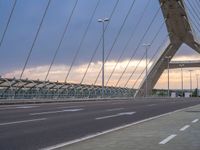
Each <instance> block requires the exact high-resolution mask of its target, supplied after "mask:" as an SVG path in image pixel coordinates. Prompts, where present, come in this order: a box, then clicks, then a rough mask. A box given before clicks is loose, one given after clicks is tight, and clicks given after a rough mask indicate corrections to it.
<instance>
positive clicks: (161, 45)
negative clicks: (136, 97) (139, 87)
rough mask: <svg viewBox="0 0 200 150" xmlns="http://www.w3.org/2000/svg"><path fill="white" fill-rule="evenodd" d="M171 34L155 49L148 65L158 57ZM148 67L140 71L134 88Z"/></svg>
mask: <svg viewBox="0 0 200 150" xmlns="http://www.w3.org/2000/svg"><path fill="white" fill-rule="evenodd" d="M168 38H169V36H168V35H167V36H166V38H165V39H164V40H163V41H162V42H161V44H160V46H159V47H158V48H157V50H156V51H155V53H154V55H153V56H152V57H151V59H150V61H149V62H148V64H147V65H148V66H149V64H150V63H151V61H152V60H153V59H154V58H155V57H156V55H157V53H158V52H159V50H160V49H161V48H162V47H163V45H164V44H165V43H166V42H167V41H168ZM145 70H146V69H143V71H142V72H141V73H140V75H139V76H138V78H137V79H136V81H135V82H134V84H133V86H132V89H134V87H135V85H136V84H137V82H138V80H139V79H140V77H141V76H142V74H143V73H144V72H145Z"/></svg>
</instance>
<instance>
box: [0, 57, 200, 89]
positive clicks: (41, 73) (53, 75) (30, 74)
mask: <svg viewBox="0 0 200 150" xmlns="http://www.w3.org/2000/svg"><path fill="white" fill-rule="evenodd" d="M196 58H197V57H196V56H193V57H187V56H181V57H177V58H175V59H174V60H192V59H194V60H195V59H196ZM196 60H197V59H196ZM128 61H129V60H124V61H121V62H119V64H118V65H117V67H116V70H115V72H114V74H113V76H112V78H111V80H110V81H109V84H108V85H110V86H114V85H115V84H116V83H117V81H118V79H119V77H120V75H121V74H122V72H123V70H124V69H125V67H126V65H127V64H128ZM115 64H116V61H108V62H107V63H106V64H105V82H107V80H108V77H109V75H110V74H111V72H112V70H113V68H114V66H115ZM138 64H139V66H138V68H137V69H136V71H135V73H134V74H133V76H132V78H131V80H130V82H129V83H128V87H133V85H134V84H135V82H136V81H137V79H138V77H139V76H140V74H141V72H142V71H144V69H145V61H144V60H142V61H141V63H139V60H133V61H131V62H130V65H129V67H128V68H127V71H126V73H125V74H124V76H123V77H122V79H121V81H120V82H119V86H122V87H123V86H124V84H125V83H126V81H127V80H128V78H129V77H130V75H131V74H132V72H133V70H135V68H136V66H137V65H138ZM87 65H88V64H82V65H78V66H74V67H73V68H72V70H71V72H70V75H69V77H68V80H67V81H68V82H69V83H80V82H81V79H82V78H83V74H84V73H85V71H86V68H87ZM150 65H152V63H151V64H150ZM101 66H102V65H101V62H99V61H98V62H93V63H91V66H90V68H89V70H88V73H87V75H86V77H85V80H84V83H85V84H94V81H95V79H96V78H97V74H98V73H99V71H100V69H101ZM48 67H49V66H47V65H43V66H37V67H32V68H27V69H26V70H25V72H24V76H23V78H28V79H35V80H36V79H40V80H44V79H45V76H46V74H47V70H48ZM149 68H150V67H149ZM68 70H69V66H65V65H62V64H61V65H56V66H53V67H52V70H51V71H50V74H49V78H48V80H50V81H59V82H64V81H65V78H66V75H67V72H68ZM194 70H196V71H195V72H194V74H197V73H199V74H200V71H199V70H198V69H197V68H194ZM20 73H21V71H20V70H14V71H11V72H8V73H6V74H4V75H3V77H6V78H13V77H16V78H19V76H20ZM184 74H185V75H184V86H185V87H186V88H188V87H189V78H188V71H187V69H185V71H184ZM143 77H144V74H143V75H142V76H141V78H139V80H138V81H137V82H136V85H135V87H138V86H139V84H140V82H141V81H142V79H143ZM194 77H195V76H194V75H193V78H194ZM193 82H194V85H195V81H193ZM97 84H99V85H100V84H101V74H100V77H99V79H98V80H97ZM170 85H171V88H173V89H176V88H180V71H179V70H177V69H176V70H170ZM156 88H161V89H162V88H167V72H166V71H165V72H164V73H163V75H162V76H161V78H160V79H159V81H158V83H157V85H156Z"/></svg>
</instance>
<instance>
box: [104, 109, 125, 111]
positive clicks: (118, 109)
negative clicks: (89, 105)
mask: <svg viewBox="0 0 200 150" xmlns="http://www.w3.org/2000/svg"><path fill="white" fill-rule="evenodd" d="M122 109H124V108H113V109H107V110H106V111H116V110H122Z"/></svg>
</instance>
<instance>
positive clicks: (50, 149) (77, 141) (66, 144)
mask: <svg viewBox="0 0 200 150" xmlns="http://www.w3.org/2000/svg"><path fill="white" fill-rule="evenodd" d="M195 106H196V105H195ZM193 107H194V106H190V107H186V108H182V109H178V110H174V111H172V112H168V113H165V114H162V115H158V116H154V117H150V118H147V119H144V120H140V121H137V122H133V123H130V124H126V125H123V126H120V127H116V128H113V129H110V130H106V131H102V132H98V133H96V134H93V135H90V136H86V137H82V138H79V139H75V140H72V141H68V142H64V143H60V144H57V145H53V146H49V147H46V148H42V149H40V150H54V149H57V148H61V147H64V146H69V145H72V144H76V143H79V142H83V141H86V140H89V139H92V138H95V137H98V136H101V135H104V134H107V133H111V132H115V131H118V130H121V129H125V128H128V127H131V126H134V125H137V124H140V123H144V122H147V121H151V120H154V119H158V118H161V117H164V116H167V115H171V114H173V113H176V112H180V111H184V110H186V109H190V108H193Z"/></svg>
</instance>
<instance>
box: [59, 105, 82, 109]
mask: <svg viewBox="0 0 200 150" xmlns="http://www.w3.org/2000/svg"><path fill="white" fill-rule="evenodd" d="M80 107H84V106H81V105H79V106H62V107H56V108H60V109H68V108H80Z"/></svg>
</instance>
